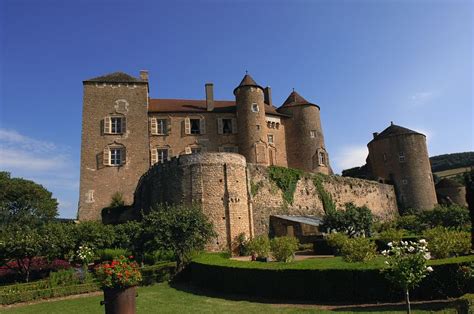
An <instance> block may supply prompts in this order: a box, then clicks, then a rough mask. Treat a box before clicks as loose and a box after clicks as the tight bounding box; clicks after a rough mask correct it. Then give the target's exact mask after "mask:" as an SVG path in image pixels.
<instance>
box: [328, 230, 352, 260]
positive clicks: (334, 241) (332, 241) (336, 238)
mask: <svg viewBox="0 0 474 314" xmlns="http://www.w3.org/2000/svg"><path fill="white" fill-rule="evenodd" d="M326 240H327V242H328V245H329V246H330V247H332V248H333V249H334V254H335V255H340V254H341V250H342V247H343V246H344V245H345V244H346V243H347V241H348V240H349V237H348V236H347V235H345V234H344V233H331V234H328V235H327V236H326Z"/></svg>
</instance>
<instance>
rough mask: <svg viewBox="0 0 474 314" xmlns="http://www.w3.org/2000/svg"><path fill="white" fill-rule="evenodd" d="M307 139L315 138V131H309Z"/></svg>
mask: <svg viewBox="0 0 474 314" xmlns="http://www.w3.org/2000/svg"><path fill="white" fill-rule="evenodd" d="M309 137H311V138H315V137H316V131H315V130H311V131H309Z"/></svg>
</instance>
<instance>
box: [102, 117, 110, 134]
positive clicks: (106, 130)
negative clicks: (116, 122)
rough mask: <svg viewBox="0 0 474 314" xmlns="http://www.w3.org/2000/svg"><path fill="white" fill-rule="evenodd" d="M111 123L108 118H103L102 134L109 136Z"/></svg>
mask: <svg viewBox="0 0 474 314" xmlns="http://www.w3.org/2000/svg"><path fill="white" fill-rule="evenodd" d="M111 124H112V121H111V120H110V117H105V118H104V134H110V132H111V130H110V127H111Z"/></svg>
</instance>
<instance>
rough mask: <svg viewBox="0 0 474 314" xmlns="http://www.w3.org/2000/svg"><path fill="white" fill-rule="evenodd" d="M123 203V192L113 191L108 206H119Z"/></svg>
mask: <svg viewBox="0 0 474 314" xmlns="http://www.w3.org/2000/svg"><path fill="white" fill-rule="evenodd" d="M124 205H125V201H124V199H123V194H122V193H120V192H115V193H114V195H112V199H111V201H110V205H109V207H121V206H124Z"/></svg>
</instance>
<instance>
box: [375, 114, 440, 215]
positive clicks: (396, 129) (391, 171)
mask: <svg viewBox="0 0 474 314" xmlns="http://www.w3.org/2000/svg"><path fill="white" fill-rule="evenodd" d="M367 146H368V148H369V156H368V157H367V163H368V166H369V169H370V172H371V174H372V176H373V177H374V178H376V179H378V180H379V181H380V182H386V183H391V184H394V186H395V192H396V194H397V199H398V204H399V206H400V208H401V209H406V208H416V209H424V210H426V209H433V207H434V206H436V205H437V200H436V192H435V188H434V183H433V175H432V173H431V165H430V160H429V157H428V149H427V146H426V136H425V135H423V134H421V133H418V132H415V131H412V130H410V129H407V128H404V127H401V126H398V125H395V124H393V122H392V123H391V125H390V126H389V127H388V128H386V129H385V130H384V131H383V132H382V133H380V134H379V133H374V139H373V140H372V141H370V142H369V144H367Z"/></svg>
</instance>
